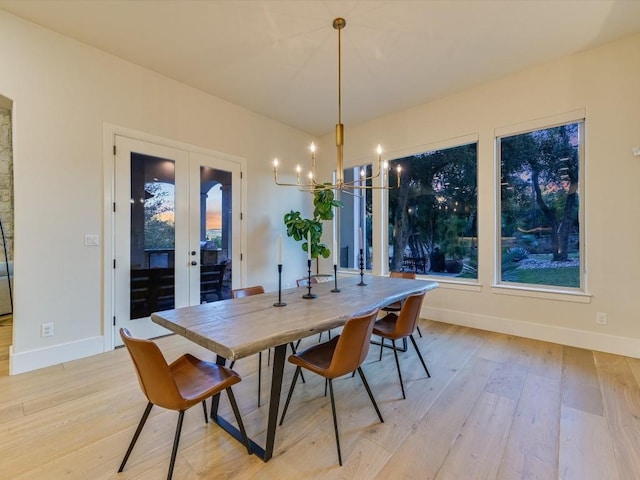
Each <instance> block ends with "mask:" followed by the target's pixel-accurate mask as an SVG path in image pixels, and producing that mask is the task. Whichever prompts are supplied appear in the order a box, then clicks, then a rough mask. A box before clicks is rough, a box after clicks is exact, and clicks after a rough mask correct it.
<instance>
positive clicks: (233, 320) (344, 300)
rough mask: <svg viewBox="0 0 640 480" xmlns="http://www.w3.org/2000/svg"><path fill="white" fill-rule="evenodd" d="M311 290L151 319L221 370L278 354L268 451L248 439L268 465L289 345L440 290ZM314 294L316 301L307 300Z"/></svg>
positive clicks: (373, 282) (388, 281) (354, 282)
mask: <svg viewBox="0 0 640 480" xmlns="http://www.w3.org/2000/svg"><path fill="white" fill-rule="evenodd" d="M363 280H364V281H363ZM362 283H365V285H362ZM311 287H312V288H311V289H310V288H309V287H308V286H307V287H298V288H291V289H285V290H281V291H277V290H276V291H272V292H266V293H264V294H260V295H254V296H249V297H244V298H238V299H230V300H221V301H217V302H212V303H204V304H201V305H194V306H188V307H182V308H176V309H173V310H165V311H161V312H155V313H152V314H151V319H152V321H153V322H155V323H157V324H159V325H161V326H163V327H165V328H167V329H168V330H170V331H172V332H174V333H176V334H178V335H181V336H183V337H185V338H187V339H189V340H191V341H192V342H194V343H196V344H198V345H200V346H202V347H204V348H206V349H208V350H210V351H212V352H214V353H215V354H216V363H218V364H219V365H225V363H226V362H227V361H235V360H239V359H241V358H245V357H248V356H250V355H253V354H256V353H258V352H262V351H264V350H268V349H270V348H273V349H274V355H273V362H272V377H271V394H270V399H269V412H268V418H267V429H266V444H265V445H264V447H263V446H261V445H258V444H257V442H256V441H254V440H253V439H249V442H250V444H251V450H252V452H253V453H254V454H256V455H257V456H259V457H260V458H262V460H264V461H265V462H267V461H269V459H271V458H272V456H273V449H274V444H275V435H276V425H277V418H278V409H279V406H280V396H281V390H282V378H283V371H284V365H285V356H286V349H287V345H288V344H289V343H290V342H294V341H297V340H300V339H303V338H306V337H309V336H311V335H314V334H318V333H321V332H325V331H328V330H331V329H333V328H337V327H341V326H343V325H344V324H345V323H346V322H347V320H348V319H349V318H351V317H354V316H358V315H362V314H365V313H368V312H371V311H373V310H375V309H379V308H381V307H384V306H386V305H389V304H391V303H394V302H397V301H401V300H402V299H404V298H406V297H407V296H409V295H412V294H415V293H422V292H426V291H428V290H432V289H435V288H437V287H438V283H437V282H434V281H430V280H422V279H417V280H411V279H405V278H390V277H386V276H374V275H366V276H365V277H364V279H362V277H360V276H355V275H353V276H351V275H349V276H345V277H344V278H339V279H338V281H337V282H334V281H331V282H322V283H317V284H312V286H311ZM336 287H337V288H336ZM335 290H338V291H335ZM309 293H311V295H312V296H315V297H314V298H303V296H307V297H308V296H309V295H308V294H309ZM283 304H284V305H283ZM218 403H219V395H216V396H215V397H214V398H213V401H212V407H211V418H212V419H213V421H215V422H216V423H217V424H218V425H220V426H221V427H222V428H223V429H224V430H226V431H227V432H228V433H230V434H231V435H233V436H234V437H235V438H236V439H238V440H240V441H243V440H242V437H241V435H240V432H239V431H238V429H237V428H236V427H235V426H234V425H232V424H231V423H229V422H228V421H227V420H226V419H225V418H223V417H222V416H221V415H219V414H218Z"/></svg>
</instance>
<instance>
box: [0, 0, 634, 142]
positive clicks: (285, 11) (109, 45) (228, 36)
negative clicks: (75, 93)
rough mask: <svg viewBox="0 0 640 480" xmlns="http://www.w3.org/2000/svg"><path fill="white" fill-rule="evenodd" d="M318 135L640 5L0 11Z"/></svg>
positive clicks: (563, 43) (583, 32)
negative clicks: (338, 26) (336, 23)
mask: <svg viewBox="0 0 640 480" xmlns="http://www.w3.org/2000/svg"><path fill="white" fill-rule="evenodd" d="M0 9H3V10H6V11H8V12H10V13H13V14H15V15H18V16H20V17H23V18H25V19H28V20H30V21H32V22H35V23H37V24H40V25H43V26H45V27H47V28H50V29H52V30H55V31H57V32H60V33H62V34H64V35H67V36H70V37H73V38H76V39H78V40H80V41H82V42H85V43H87V44H90V45H93V46H95V47H97V48H99V49H102V50H105V51H107V52H110V53H112V54H113V55H116V56H118V57H121V58H123V59H126V60H129V61H131V62H133V63H136V64H139V65H142V66H144V67H146V68H149V69H151V70H154V71H156V72H159V73H161V74H163V75H166V76H168V77H171V78H173V79H175V80H178V81H180V82H183V83H185V84H188V85H191V86H193V87H195V88H198V89H200V90H203V91H206V92H209V93H211V94H213V95H216V96H218V97H220V98H223V99H226V100H228V101H230V102H233V103H235V104H238V105H242V106H244V107H246V108H247V109H249V110H252V111H255V112H258V113H261V114H263V115H266V116H268V117H271V118H274V119H277V120H279V121H281V122H283V123H285V124H288V125H291V126H293V127H296V128H299V129H302V130H304V131H307V132H309V133H311V134H314V135H320V134H324V133H327V132H329V131H331V130H332V129H333V126H334V124H335V123H336V122H337V116H338V113H337V104H338V100H337V95H338V94H337V84H338V81H337V57H338V46H337V31H336V30H334V29H333V27H332V22H333V19H334V18H335V17H338V16H340V17H344V18H345V19H346V21H347V26H346V28H345V29H344V30H342V121H343V123H344V124H345V125H349V124H351V125H353V124H357V123H361V122H364V121H367V120H369V119H372V118H375V117H377V116H380V115H384V114H388V113H391V112H394V111H397V110H401V109H405V108H407V107H411V106H415V105H418V104H421V103H424V102H427V101H430V100H433V99H435V98H439V97H442V96H445V95H448V94H451V93H453V92H456V91H459V90H461V89H464V88H468V87H470V86H473V85H477V84H480V83H483V82H486V81H489V80H492V79H495V78H498V77H500V76H503V75H505V74H508V73H510V72H515V71H518V70H522V69H524V68H527V67H529V66H532V65H535V64H539V63H542V62H546V61H549V60H552V59H554V58H558V57H562V56H565V55H569V54H572V53H575V52H578V51H581V50H584V49H588V48H591V47H594V46H596V45H599V44H602V43H606V42H609V41H611V40H614V39H617V38H621V37H623V36H627V35H630V34H633V33H636V32H640V0H617V1H613V0H497V1H496V0H493V1H489V0H449V1H435V0H422V1H421V0H413V1H406V0H389V1H368V0H361V1H339V0H210V1H187V0H182V1H169V0H165V1H151V0H147V1H139V0H138V1H135V0H29V1H26V0H0Z"/></svg>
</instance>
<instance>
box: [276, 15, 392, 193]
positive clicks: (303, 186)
mask: <svg viewBox="0 0 640 480" xmlns="http://www.w3.org/2000/svg"><path fill="white" fill-rule="evenodd" d="M346 24H347V22H346V21H345V20H344V19H343V18H336V19H335V20H334V21H333V28H334V29H336V30H337V31H338V123H337V124H336V148H337V155H336V157H337V165H336V181H335V183H331V182H324V183H321V182H318V181H317V176H316V146H315V144H314V143H311V146H310V151H311V170H309V174H308V176H307V177H308V181H307V183H303V182H301V181H300V173H301V171H302V168H301V167H300V165H297V166H296V183H285V182H279V181H278V165H279V162H278V159H277V158H276V159H275V160H274V161H273V178H274V181H275V183H276V185H279V186H286V187H298V189H299V190H301V191H305V192H316V191H318V190H341V191H343V192H345V193H351V192H353V191H354V190H373V189H380V190H389V189H392V188H398V187H400V173H401V171H402V168H401V167H400V166H399V165H398V167H397V169H396V174H397V185H396V186H395V187H390V186H385V185H384V180H383V184H382V186H373V185H366V183H367V182H368V181H371V180H373V179H374V178H377V177H379V176H380V175H381V174H382V172H384V171H387V169H388V168H389V166H388V163H387V161H386V160H385V161H384V162H383V161H382V147H381V146H380V145H378V148H377V149H376V152H377V155H378V168H377V172H376V173H375V174H372V175H370V176H366V172H365V170H364V168H363V169H361V170H360V178H358V179H356V180H353V181H349V182H346V181H345V180H344V159H343V150H344V125H343V124H342V81H341V80H342V62H341V48H340V46H341V42H340V31H341V30H342V29H343V28H344V27H345V26H346ZM372 173H373V172H372Z"/></svg>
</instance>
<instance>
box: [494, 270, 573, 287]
mask: <svg viewBox="0 0 640 480" xmlns="http://www.w3.org/2000/svg"><path fill="white" fill-rule="evenodd" d="M502 281H504V282H517V283H529V284H534V285H553V286H558V287H572V288H580V267H558V268H532V269H519V268H516V269H514V270H511V271H509V272H505V273H504V274H503V275H502Z"/></svg>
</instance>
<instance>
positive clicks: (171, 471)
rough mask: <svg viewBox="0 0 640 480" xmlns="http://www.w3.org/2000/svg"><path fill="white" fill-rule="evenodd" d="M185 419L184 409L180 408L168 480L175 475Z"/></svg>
mask: <svg viewBox="0 0 640 480" xmlns="http://www.w3.org/2000/svg"><path fill="white" fill-rule="evenodd" d="M183 420H184V410H180V413H179V414H178V425H177V426H176V436H175V437H174V439H173V450H172V451H171V461H170V462H169V473H168V474H167V480H171V477H172V476H173V467H174V466H175V464H176V454H177V453H178V444H179V443H180V432H181V431H182V421H183Z"/></svg>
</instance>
